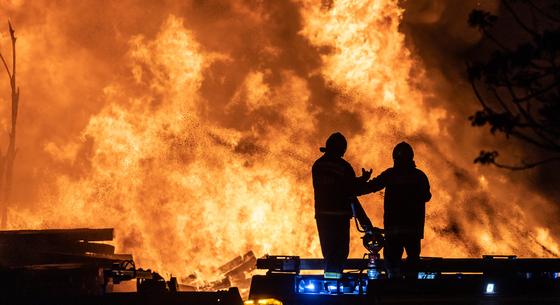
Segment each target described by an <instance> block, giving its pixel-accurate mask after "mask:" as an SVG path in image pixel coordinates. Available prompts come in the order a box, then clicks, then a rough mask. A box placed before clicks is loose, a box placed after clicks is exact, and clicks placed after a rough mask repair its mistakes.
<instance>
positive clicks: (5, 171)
mask: <svg viewBox="0 0 560 305" xmlns="http://www.w3.org/2000/svg"><path fill="white" fill-rule="evenodd" d="M8 29H9V32H10V38H11V42H12V71H11V73H10V70H9V69H8V64H7V63H6V60H5V59H4V57H3V56H2V61H3V63H4V67H5V68H6V71H7V72H8V76H9V77H10V88H11V96H12V113H11V129H10V131H9V134H8V136H9V142H8V149H7V150H6V154H5V155H2V156H1V164H0V165H1V168H0V191H1V192H2V196H1V200H2V203H3V204H2V207H1V208H2V210H1V215H0V216H1V219H0V225H1V226H2V227H5V226H6V223H7V205H8V204H9V202H10V197H11V192H12V179H13V168H14V160H15V157H16V152H17V149H16V126H17V124H16V123H17V116H18V109H19V94H20V91H19V87H18V86H17V78H16V76H17V74H16V40H17V38H16V36H15V31H14V28H13V26H12V23H11V22H10V21H8Z"/></svg>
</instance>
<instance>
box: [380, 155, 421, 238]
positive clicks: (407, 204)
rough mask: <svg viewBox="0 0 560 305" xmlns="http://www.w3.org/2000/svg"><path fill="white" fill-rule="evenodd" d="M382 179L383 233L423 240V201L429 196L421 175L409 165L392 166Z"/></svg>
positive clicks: (419, 171)
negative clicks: (411, 236) (383, 185)
mask: <svg viewBox="0 0 560 305" xmlns="http://www.w3.org/2000/svg"><path fill="white" fill-rule="evenodd" d="M381 176H383V179H384V181H385V199H384V215H383V221H384V225H385V232H387V234H407V235H414V236H417V237H419V238H423V237H424V218H425V215H426V202H427V201H429V200H430V197H431V194H430V189H429V187H430V186H429V183H428V178H427V177H426V175H425V174H424V172H422V171H421V170H419V169H417V168H415V167H412V166H409V167H400V168H399V167H392V168H390V169H388V170H386V171H385V172H383V173H382V174H381Z"/></svg>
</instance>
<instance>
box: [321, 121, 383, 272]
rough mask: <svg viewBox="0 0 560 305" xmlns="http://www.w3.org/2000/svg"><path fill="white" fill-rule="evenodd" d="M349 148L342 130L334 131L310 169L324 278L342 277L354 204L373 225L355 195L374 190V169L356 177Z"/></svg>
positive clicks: (366, 225) (364, 222) (365, 224)
mask: <svg viewBox="0 0 560 305" xmlns="http://www.w3.org/2000/svg"><path fill="white" fill-rule="evenodd" d="M346 148H347V142H346V138H345V137H344V136H343V135H342V134H341V133H339V132H336V133H333V134H332V135H330V137H329V138H328V139H327V141H326V145H325V147H321V149H320V150H321V152H323V153H324V154H323V156H321V157H320V158H319V159H317V161H315V163H314V164H313V167H312V170H311V172H312V177H313V190H314V195H315V220H316V221H317V230H318V232H319V240H320V242H321V251H322V253H323V257H324V258H325V278H340V277H341V274H342V270H343V264H344V262H345V260H346V258H347V257H348V254H349V243H350V218H351V217H352V204H354V206H355V209H356V210H357V211H358V213H357V218H358V221H359V222H360V224H361V225H362V227H364V228H366V229H368V228H371V227H372V226H371V222H370V221H369V219H368V218H367V216H366V214H365V212H363V209H362V207H361V205H360V203H359V201H358V200H357V198H356V196H359V195H363V194H367V193H370V192H371V191H370V190H368V189H367V183H366V182H367V180H368V179H369V178H370V177H371V170H369V171H366V170H364V169H363V168H362V176H361V177H356V174H355V172H354V169H353V168H352V166H351V165H350V163H348V162H347V161H346V160H344V159H343V156H344V153H345V152H346Z"/></svg>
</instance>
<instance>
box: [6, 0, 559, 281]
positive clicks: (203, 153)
mask: <svg viewBox="0 0 560 305" xmlns="http://www.w3.org/2000/svg"><path fill="white" fill-rule="evenodd" d="M39 2H42V1H33V2H32V1H24V0H18V1H9V0H2V1H0V5H1V6H0V21H1V20H5V19H6V18H7V17H10V18H12V20H13V21H14V24H15V26H16V31H17V34H18V36H19V40H18V44H19V45H18V47H19V49H18V51H19V58H21V60H20V63H19V64H20V66H19V67H18V69H19V71H21V72H19V73H21V77H20V85H21V90H22V97H21V105H22V106H21V110H20V116H21V119H20V121H19V130H20V131H19V134H18V143H19V149H20V152H18V157H17V159H16V165H15V171H16V173H15V175H16V176H17V177H16V182H15V184H16V185H15V188H16V190H15V191H14V192H15V194H14V200H13V201H14V203H13V204H12V205H11V206H9V207H8V210H9V214H8V224H9V228H11V229H23V228H26V229H37V228H70V227H115V229H116V230H115V231H116V235H117V236H116V240H115V245H116V247H117V251H118V252H121V253H132V254H134V257H135V259H136V261H137V264H138V265H140V266H142V267H149V268H152V269H154V270H158V271H161V272H162V273H163V274H165V275H169V274H173V275H176V276H178V277H181V276H187V275H189V274H191V273H196V274H197V275H198V277H199V279H200V280H206V281H210V280H215V279H217V278H219V276H220V274H216V268H217V267H218V266H220V265H221V264H223V263H225V262H227V261H228V260H230V259H231V258H233V257H235V256H237V255H240V254H243V253H246V252H247V251H248V250H253V251H254V252H255V254H256V255H257V256H262V255H264V254H266V253H269V254H282V255H300V256H303V257H318V256H320V255H321V251H320V246H319V241H318V238H317V232H316V229H315V221H314V217H313V215H314V214H313V192H312V187H311V177H310V168H311V164H312V163H313V161H314V160H315V159H316V158H317V157H318V156H319V154H320V153H319V150H318V148H319V146H321V145H323V142H324V140H325V139H326V137H327V136H328V134H329V133H330V132H332V131H334V130H340V131H342V132H343V133H345V134H346V136H347V137H348V140H349V151H348V155H347V159H348V160H349V161H350V162H351V163H352V164H353V165H354V167H355V170H358V169H359V168H361V167H366V168H370V167H372V168H373V169H374V174H375V173H379V172H380V171H382V170H383V169H385V168H386V167H389V166H391V159H390V152H391V150H392V148H393V146H394V145H395V144H396V143H398V142H399V141H402V140H407V141H408V142H410V143H411V144H412V145H413V146H414V148H415V150H416V158H417V164H418V165H419V167H421V168H422V169H423V170H425V172H426V173H427V175H428V176H429V177H430V180H431V184H432V193H433V199H432V201H431V202H430V203H428V208H427V213H428V216H427V228H426V239H425V240H424V244H423V245H424V252H423V255H426V256H447V257H449V256H451V257H457V256H480V255H482V254H510V253H512V254H517V255H520V256H558V255H560V250H559V249H560V246H559V244H558V239H557V236H555V234H554V233H553V230H551V229H550V228H548V225H546V224H545V223H553V222H554V220H550V221H549V222H543V221H542V219H543V218H545V219H546V217H547V215H546V212H545V211H547V209H552V203H550V202H548V201H547V200H546V199H545V198H543V197H541V196H539V194H538V193H536V192H534V191H531V190H530V189H529V188H528V187H527V186H525V185H524V184H523V183H521V182H518V181H513V180H512V179H509V178H508V176H507V174H508V173H506V172H501V171H496V170H494V169H490V168H478V167H475V166H474V165H473V164H472V158H473V156H474V155H475V154H476V151H477V145H478V144H477V143H478V136H477V135H474V132H468V131H467V132H464V131H462V132H459V131H457V129H459V128H463V127H457V126H464V129H467V130H469V128H470V127H469V126H468V122H467V121H466V120H464V119H463V118H462V117H461V118H457V117H456V115H457V114H456V113H454V110H453V109H452V106H450V105H451V103H450V102H449V103H448V102H447V101H439V100H438V92H436V90H435V89H434V88H435V86H434V85H433V82H432V81H433V80H432V79H430V78H429V77H428V76H426V73H425V67H424V64H423V63H422V62H421V61H420V59H418V58H417V57H415V56H414V54H413V52H412V51H411V50H412V48H411V46H409V45H406V43H405V36H404V34H403V33H401V32H400V31H399V25H400V23H401V21H402V18H403V13H404V10H403V9H402V8H400V7H399V6H398V5H397V1H389V0H386V1H380V0H370V1H352V0H338V1H333V2H332V5H330V7H328V6H329V5H321V3H320V2H319V1H312V0H297V1H295V0H294V1H286V3H284V4H271V3H268V2H267V1H248V2H249V3H248V4H241V2H238V1H231V2H232V3H233V4H228V3H227V1H222V2H220V1H218V2H220V3H219V4H218V3H213V2H212V1H209V3H210V2H212V3H210V4H207V6H206V4H200V3H199V1H193V2H188V4H180V3H179V2H181V3H182V2H184V1H176V2H177V3H172V2H173V1H167V2H166V3H168V4H167V5H166V6H162V7H159V6H157V7H156V6H154V7H152V6H153V4H150V5H148V4H142V5H140V4H138V3H136V2H135V1H124V2H122V3H120V4H111V5H109V4H100V3H99V2H97V1H84V2H83V3H82V4H75V3H74V2H73V1H68V2H67V3H65V4H61V5H60V7H57V6H54V5H50V6H49V5H46V4H45V3H46V2H45V3H39ZM202 2H204V1H202ZM271 2H273V1H271ZM280 2H283V1H278V3H280ZM323 2H329V1H323ZM197 3H198V4H197ZM284 6H285V7H284ZM268 10H274V11H272V12H269V11H268ZM294 10H295V11H296V13H297V14H296V15H297V16H299V17H301V18H300V19H301V20H299V21H297V20H291V19H283V22H278V20H277V19H275V18H278V16H280V15H281V14H285V13H286V11H288V12H291V11H294ZM96 11H103V12H106V15H107V16H99V15H98V14H97V13H95V12H96ZM38 16H43V17H41V18H39V17H38ZM282 16H284V15H282ZM292 17H293V16H292ZM205 18H206V19H205ZM286 18H288V17H286ZM293 18H295V17H293ZM201 20H202V21H201ZM292 23H293V25H292V26H289V25H291V24H292ZM286 33H288V34H286ZM6 38H7V37H6V36H5V33H3V34H2V36H0V41H1V43H0V48H2V50H3V51H4V50H5V49H6V47H7V44H6ZM2 77H4V75H2V76H1V77H0V85H1V86H2V87H1V89H0V93H1V94H0V111H1V114H2V117H1V121H0V126H2V127H4V128H2V130H6V128H5V127H6V124H7V122H8V121H7V116H6V113H7V111H8V106H6V105H8V103H7V98H8V94H7V89H6V86H7V83H6V81H5V80H4V79H3V78H2ZM317 79H320V80H322V82H316V80H317ZM317 83H320V85H317ZM419 83H422V84H423V85H422V86H420V85H418V84H419ZM333 92H334V93H333ZM465 95H468V93H465ZM428 100H430V101H428ZM433 100H437V101H438V103H435V102H433ZM450 122H451V123H453V124H457V126H455V125H454V126H450V125H449V124H450ZM460 124H463V125H460ZM470 133H473V134H472V135H471V134H470ZM461 134H469V135H468V136H466V137H463V138H458V136H460V135H461ZM465 147H470V149H471V150H465ZM490 190H492V192H490ZM363 202H364V206H365V208H366V210H367V211H368V213H369V215H370V217H371V218H372V220H373V221H374V223H375V224H379V225H380V223H381V218H382V196H381V195H380V194H373V195H369V196H368V197H366V198H363ZM554 223H555V222H554ZM363 252H364V249H363V247H362V246H361V244H360V239H359V238H358V237H357V236H354V237H353V240H352V246H351V256H353V257H361V256H362V254H363Z"/></svg>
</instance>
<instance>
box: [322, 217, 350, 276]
mask: <svg viewBox="0 0 560 305" xmlns="http://www.w3.org/2000/svg"><path fill="white" fill-rule="evenodd" d="M316 219H317V230H318V231H319V240H320V242H321V251H322V253H323V257H324V258H325V275H326V276H327V275H328V277H336V276H338V274H341V273H342V269H343V264H344V262H345V260H346V258H347V257H348V253H349V241H350V222H349V220H348V219H346V218H343V217H332V216H320V217H317V218H316Z"/></svg>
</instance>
